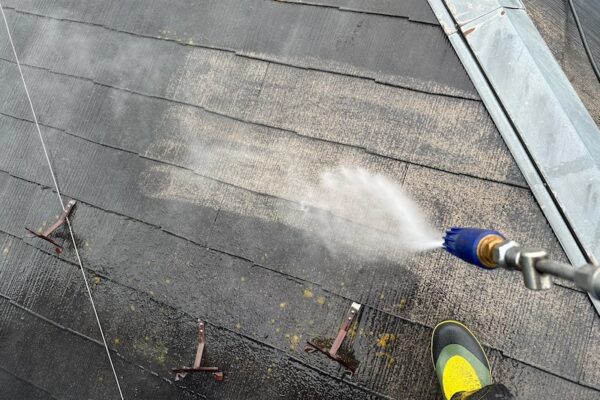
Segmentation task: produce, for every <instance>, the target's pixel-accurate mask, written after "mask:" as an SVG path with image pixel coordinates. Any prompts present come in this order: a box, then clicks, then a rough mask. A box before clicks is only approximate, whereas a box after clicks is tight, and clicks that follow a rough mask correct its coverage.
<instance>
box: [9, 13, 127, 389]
mask: <svg viewBox="0 0 600 400" xmlns="http://www.w3.org/2000/svg"><path fill="white" fill-rule="evenodd" d="M0 12H2V18H3V19H4V25H5V26H6V32H7V33H8V40H9V41H10V45H11V47H12V51H13V55H14V57H15V61H16V63H17V67H18V68H19V74H20V75H21V81H22V82H23V87H24V88H25V94H26V95H27V100H28V101H29V107H30V108H31V114H32V115H33V121H34V122H35V127H36V129H37V132H38V135H39V137H40V141H41V142H42V148H43V149H44V155H45V156H46V161H47V162H48V167H49V168H50V175H51V176H52V181H53V182H54V187H55V188H56V194H57V195H58V201H59V202H60V206H61V207H62V209H63V211H65V204H64V202H63V199H62V195H61V194H60V189H59V188H58V182H57V180H56V174H55V173H54V169H53V168H52V163H51V162H50V156H49V155H48V150H47V148H46V143H45V141H44V136H43V135H42V131H41V129H40V124H39V123H38V119H37V116H36V114H35V109H34V108H33V102H32V101H31V96H30V94H29V89H28V88H27V84H26V83H25V77H24V76H23V70H22V69H21V63H20V61H19V57H18V56H17V50H16V49H15V45H14V43H13V39H12V35H11V34H10V28H9V27H8V21H7V20H6V15H5V14H4V7H2V4H1V3H0ZM65 220H66V221H67V226H68V228H69V234H70V236H71V241H72V242H73V249H74V250H75V256H76V257H77V262H78V263H79V269H80V270H81V276H83V281H84V283H85V288H86V290H87V293H88V296H89V298H90V303H91V304H92V309H93V310H94V316H95V317H96V322H97V323H98V329H99V330H100V336H102V342H103V343H104V349H105V350H106V355H107V356H108V361H109V362H110V368H111V369H112V373H113V375H114V377H115V382H116V383H117V389H119V395H120V396H121V400H125V398H124V397H123V392H122V390H121V384H120V383H119V378H118V377H117V371H116V370H115V365H114V363H113V360H112V357H111V355H110V350H109V349H108V344H107V343H106V337H105V336H104V330H103V329H102V324H101V323H100V318H99V317H98V311H96V304H95V303H94V298H93V297H92V291H91V289H90V284H89V282H88V279H87V276H86V275H85V270H84V269H83V263H82V262H81V257H80V256H79V249H78V248H77V244H76V243H75V236H74V235H73V228H72V227H71V221H70V220H69V217H67V218H65Z"/></svg>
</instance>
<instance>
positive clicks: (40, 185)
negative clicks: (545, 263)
mask: <svg viewBox="0 0 600 400" xmlns="http://www.w3.org/2000/svg"><path fill="white" fill-rule="evenodd" d="M371 3H372V2H367V1H360V0H354V1H352V0H347V1H344V0H322V1H314V4H306V3H305V2H293V1H271V0H267V1H264V0H248V1H244V2H240V1H236V0H214V1H209V0H203V1H200V2H198V1H191V0H186V1H180V2H170V1H167V0H155V1H154V2H152V4H151V6H150V5H148V3H147V2H145V1H141V0H128V1H106V2H93V1H68V0H62V1H59V0H53V1H45V2H36V1H7V2H6V4H3V5H5V7H7V8H8V9H7V11H6V13H7V18H8V21H9V24H10V27H11V33H12V35H13V38H14V40H15V45H16V49H17V52H18V54H19V56H20V59H21V62H22V65H23V73H24V75H25V79H26V80H27V83H28V86H29V88H30V91H31V95H32V98H33V103H34V106H35V108H36V112H37V114H38V117H39V121H40V123H41V126H42V130H43V134H44V135H45V137H46V139H47V144H48V147H49V148H50V152H51V158H52V163H53V167H54V168H55V170H56V172H57V176H58V181H59V184H60V186H61V189H62V192H63V193H64V195H65V196H67V197H69V198H74V199H76V200H77V201H78V205H77V206H76V209H75V211H74V214H73V217H72V223H73V229H74V231H75V235H76V239H77V241H78V245H79V248H80V250H81V256H82V261H83V265H84V266H85V268H86V271H87V274H88V276H89V279H90V282H91V284H92V293H93V296H94V299H95V301H96V305H97V308H98V312H99V317H100V320H101V321H102V324H103V328H104V331H105V333H106V336H107V339H108V340H109V345H110V347H111V349H112V350H113V358H114V359H115V361H116V365H115V367H116V370H117V372H118V375H119V378H120V380H121V383H122V387H123V389H124V392H125V398H128V399H129V398H165V399H166V398H186V399H187V398H190V399H196V398H226V399H236V398H240V399H242V398H243V399H247V398H261V399H269V398H307V399H308V398H324V397H330V398H352V399H360V398H437V396H439V389H438V387H437V382H436V378H435V375H434V374H433V372H432V366H431V360H430V356H429V340H430V334H431V330H432V328H433V327H434V326H435V324H436V323H437V322H438V321H440V320H442V319H447V318H454V319H459V320H461V321H464V322H465V323H466V324H467V325H469V326H470V327H471V328H472V329H473V330H474V331H475V332H476V333H477V334H478V335H479V336H480V337H481V339H482V342H483V343H484V344H485V346H486V347H487V349H488V353H489V355H490V360H491V363H492V365H493V368H494V372H493V374H494V378H495V379H496V380H497V381H501V382H503V383H505V384H506V385H507V386H508V387H509V388H511V390H512V391H513V392H514V393H515V394H516V395H517V397H518V398H522V399H535V398H562V397H566V396H567V395H568V396H569V397H573V398H578V399H595V398H597V397H598V394H599V393H598V392H599V391H600V384H599V383H598V382H600V372H599V371H600V369H599V368H598V360H597V357H595V354H597V353H598V351H600V318H599V317H598V316H597V315H596V314H595V313H594V312H593V307H592V305H591V303H590V301H589V299H588V298H587V296H586V295H585V294H584V293H582V292H580V291H578V290H577V289H575V288H574V287H573V286H572V285H570V284H569V283H566V282H561V283H560V285H558V286H556V287H555V288H554V289H553V290H551V291H547V292H532V291H529V290H527V289H526V288H525V287H524V286H523V284H522V283H521V281H520V279H521V278H520V277H519V276H517V275H516V274H511V273H510V272H508V271H494V272H493V273H490V272H487V271H481V270H476V269H473V268H468V267H466V266H465V265H464V264H461V263H460V262H459V261H458V260H455V259H453V258H451V256H450V255H448V254H446V253H443V252H434V253H428V254H420V255H415V256H413V257H411V258H410V259H407V260H401V261H400V260H394V259H393V258H389V257H388V258H387V259H385V260H384V261H382V260H377V261H369V260H366V261H365V260H363V259H360V258H357V257H354V256H353V255H352V252H351V251H349V252H348V253H347V254H346V255H339V254H331V253H330V252H329V251H328V249H327V247H326V246H325V245H323V243H321V242H320V241H319V240H317V238H316V237H315V236H314V235H311V234H309V233H310V230H311V227H312V226H313V224H312V223H311V221H310V220H307V219H306V218H305V217H304V214H303V213H302V204H301V200H302V198H303V196H302V195H303V192H304V191H305V190H306V188H307V187H310V186H311V185H314V184H316V182H317V181H318V179H319V176H320V174H321V173H322V172H323V171H325V170H328V169H330V168H334V167H336V166H338V165H352V166H359V167H364V168H366V169H369V170H372V171H376V172H380V173H384V174H385V175H387V176H389V177H391V178H392V179H393V180H395V181H397V182H400V183H402V184H403V185H404V187H405V188H406V190H407V191H408V192H409V193H410V194H411V195H412V196H413V197H414V198H415V199H416V200H417V202H418V203H419V204H420V205H421V206H422V207H423V209H424V211H425V213H426V214H427V215H428V217H429V218H430V219H431V220H432V221H433V224H434V226H435V227H436V228H438V229H439V230H443V229H445V228H446V227H448V226H451V225H464V226H468V225H472V226H486V227H496V228H499V229H501V230H502V231H503V232H504V233H506V234H507V235H508V236H510V237H512V238H514V239H515V240H517V241H519V242H521V243H535V244H537V245H540V246H543V247H545V248H548V249H549V250H550V252H551V254H552V255H553V256H554V257H555V258H559V259H563V260H564V259H565V256H564V254H563V252H562V250H561V248H560V246H559V244H558V242H557V240H556V237H555V236H554V234H553V233H552V231H551V229H550V228H549V226H548V224H547V222H546V220H545V219H544V217H543V214H542V213H541V211H540V209H539V207H538V205H537V204H536V202H535V200H534V198H533V196H532V194H531V191H530V190H529V188H528V187H527V185H526V183H525V181H524V179H523V177H522V176H521V174H520V172H519V170H518V168H517V166H516V164H515V163H514V161H513V159H512V157H511V155H510V153H509V152H508V150H507V148H506V146H505V144H504V142H503V141H502V138H501V137H500V135H499V133H498V131H497V130H496V128H495V126H494V124H493V122H492V121H491V119H490V118H489V116H488V114H487V112H486V110H485V108H484V106H483V104H482V103H481V101H480V100H479V96H478V94H477V92H476V91H475V89H474V87H473V85H472V84H471V82H470V81H469V79H468V77H467V75H466V73H465V72H464V70H463V68H462V65H461V64H460V62H459V60H458V58H457V57H456V55H455V54H454V52H453V51H452V48H451V46H450V44H449V43H448V41H447V39H446V37H445V35H444V33H443V31H442V30H441V28H440V27H439V26H438V25H437V24H436V22H435V19H434V17H433V14H432V13H431V11H430V10H429V9H428V8H427V7H426V2H425V1H417V0H413V1H409V2H402V4H401V5H400V4H397V2H395V1H378V2H377V5H372V4H371ZM526 5H527V6H528V7H529V8H528V10H529V13H530V15H531V17H532V19H533V20H534V22H535V23H536V25H537V26H538V29H540V31H541V33H542V35H543V36H544V37H545V38H546V40H547V42H548V43H549V45H550V48H551V50H552V51H553V53H554V54H555V56H556V57H557V59H558V60H559V62H560V63H561V66H562V67H563V69H564V70H565V72H566V73H567V75H568V76H569V78H570V79H571V81H572V83H573V85H574V86H575V88H576V90H577V91H578V93H579V95H580V97H581V99H582V101H583V102H584V103H585V104H586V106H587V107H588V109H589V111H590V113H591V114H592V116H593V118H594V119H595V121H596V123H598V122H599V121H600V108H598V107H600V103H599V102H598V101H597V99H598V98H600V97H599V96H598V94H599V91H600V88H599V85H596V84H595V81H594V80H593V79H594V78H593V75H592V71H591V69H590V68H589V62H588V60H587V59H586V58H585V53H583V50H582V48H581V45H580V43H579V42H577V40H578V39H577V38H578V36H576V29H574V28H572V29H571V30H568V29H567V30H566V29H564V20H565V19H567V18H568V17H567V14H566V13H565V10H564V8H561V7H564V6H563V5H562V1H559V0H556V1H554V2H551V3H548V2H543V1H537V0H534V1H530V2H526ZM584 23H585V22H584ZM567 26H569V25H567ZM0 64H1V68H0V88H2V92H3V93H5V95H4V96H3V97H2V100H1V101H0V129H1V131H2V134H1V135H0V149H2V150H0V204H2V207H0V248H1V249H2V253H1V255H0V315H1V318H0V343H2V346H0V382H1V383H2V387H4V388H10V389H9V390H10V391H11V392H10V393H9V394H7V396H9V397H12V398H25V397H26V398H40V399H45V398H98V399H104V398H112V397H116V396H117V392H116V387H115V384H114V381H113V380H112V375H111V370H110V366H109V364H108V361H107V358H106V354H105V352H104V349H103V347H102V345H101V342H100V336H99V333H98V329H97V326H96V323H95V320H94V316H93V313H92V309H91V307H90V304H89V301H88V299H87V294H86V291H85V287H84V284H83V281H82V279H81V276H80V273H79V271H78V264H77V261H76V258H75V254H74V252H73V249H72V247H70V245H69V241H68V240H67V237H66V236H65V237H64V243H65V251H64V253H63V254H62V255H61V256H60V257H57V256H56V255H55V254H54V251H53V249H52V247H51V246H49V245H48V244H47V243H45V242H42V241H39V240H34V239H29V238H25V237H24V233H25V232H24V230H23V227H24V226H27V227H35V228H37V227H39V226H41V225H42V223H43V222H46V223H50V222H51V221H52V220H53V218H54V217H55V214H57V213H58V210H59V209H60V208H59V205H58V202H57V200H56V195H55V193H53V192H52V190H50V188H52V187H53V184H52V181H51V177H50V174H49V170H48V167H47V165H46V164H45V161H44V158H43V153H42V148H41V146H40V142H39V138H38V137H37V135H36V133H35V126H34V125H33V123H32V118H31V114H30V111H29V108H28V104H27V100H26V97H25V96H24V92H23V88H22V85H21V82H20V80H19V76H18V70H17V67H16V64H15V63H14V61H13V57H12V51H11V49H10V47H9V44H8V41H7V40H0ZM594 100H596V101H594ZM351 301H357V302H360V303H361V304H363V307H364V308H363V311H362V313H361V316H360V318H359V325H358V329H357V334H356V335H355V336H354V338H353V339H352V343H353V346H354V349H355V352H356V355H357V358H358V359H359V360H360V361H361V366H360V369H359V370H358V372H357V373H356V374H355V375H354V376H353V377H352V378H351V379H348V378H342V374H341V370H340V369H339V367H337V365H334V364H332V363H331V362H330V361H329V360H328V359H326V358H320V357H316V356H314V355H309V354H306V353H304V352H303V351H302V347H303V346H302V344H303V343H304V341H305V340H307V339H310V338H312V337H314V336H317V335H326V334H329V335H332V334H334V333H335V331H336V330H337V328H338V324H339V322H340V320H341V318H342V317H343V315H344V314H345V312H346V310H347V309H348V307H349V305H350V303H351ZM198 318H202V319H204V320H206V321H207V323H208V324H207V345H206V350H205V359H206V363H207V364H211V365H218V366H220V367H221V368H223V370H224V371H225V375H226V380H225V382H214V381H212V380H211V379H210V377H209V376H198V377H194V378H193V379H186V380H185V381H183V382H177V383H175V382H173V375H172V374H171V373H170V369H171V368H172V367H176V366H180V365H187V364H189V363H191V361H192V360H191V358H192V357H193V354H194V351H195V346H196V334H197V323H196V320H197V319H198ZM386 334H387V335H388V337H391V338H393V340H391V341H389V342H387V343H385V342H381V341H379V339H381V338H382V337H383V336H384V335H386ZM25 360H27V361H25ZM35 396H37V397H35Z"/></svg>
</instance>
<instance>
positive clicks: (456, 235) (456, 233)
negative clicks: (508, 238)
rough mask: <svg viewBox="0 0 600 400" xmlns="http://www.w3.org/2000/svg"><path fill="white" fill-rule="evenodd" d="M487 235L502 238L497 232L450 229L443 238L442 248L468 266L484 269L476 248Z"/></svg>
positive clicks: (474, 229) (477, 229) (478, 229)
mask: <svg viewBox="0 0 600 400" xmlns="http://www.w3.org/2000/svg"><path fill="white" fill-rule="evenodd" d="M489 235H498V236H500V237H502V238H504V236H502V235H501V234H500V233H499V232H497V231H494V230H491V229H480V228H459V227H452V228H450V229H448V230H447V231H446V235H445V236H444V248H445V249H446V250H448V252H449V253H450V254H453V255H455V256H456V257H458V258H460V259H461V260H463V261H465V262H468V263H469V264H473V265H476V266H478V267H481V268H486V266H485V265H484V264H483V263H482V262H481V260H480V259H479V256H478V255H477V247H478V246H479V242H480V241H481V239H483V238H484V237H486V236H489Z"/></svg>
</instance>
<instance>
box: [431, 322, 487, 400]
mask: <svg viewBox="0 0 600 400" xmlns="http://www.w3.org/2000/svg"><path fill="white" fill-rule="evenodd" d="M431 357H432V359H433V367H434V368H435V372H436V374H437V377H438V379H439V381H440V385H441V386H442V392H443V393H444V398H445V399H447V400H449V399H451V398H452V396H454V395H455V394H456V393H460V392H472V391H475V390H479V389H481V388H482V387H484V386H486V385H490V384H491V383H492V374H491V370H490V363H489V362H488V359H487V356H486V355H485V352H484V351H483V348H482V347H481V344H479V341H478V340H477V338H475V336H474V335H473V334H472V333H471V331H470V330H469V329H468V328H467V327H466V326H464V325H463V324H461V323H460V322H456V321H443V322H440V323H439V324H438V325H437V326H436V327H435V328H434V330H433V335H432V338H431Z"/></svg>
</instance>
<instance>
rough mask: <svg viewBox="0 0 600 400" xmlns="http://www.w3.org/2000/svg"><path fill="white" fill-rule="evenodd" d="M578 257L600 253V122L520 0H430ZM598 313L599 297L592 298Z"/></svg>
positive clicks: (579, 261) (584, 259) (576, 260)
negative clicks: (597, 124) (590, 111)
mask: <svg viewBox="0 0 600 400" xmlns="http://www.w3.org/2000/svg"><path fill="white" fill-rule="evenodd" d="M428 1H429V4H430V6H431V8H432V9H433V11H434V13H435V15H436V16H437V18H438V20H439V21H440V24H441V26H442V28H443V29H444V32H445V33H446V35H447V36H448V39H449V40H450V42H451V43H452V46H453V47H454V50H455V51H456V53H457V54H458V57H459V59H460V60H461V62H462V63H463V66H464V67H465V69H466V71H467V73H468V74H469V77H470V78H471V80H472V81H473V84H474V85H475V88H476V89H477V91H478V92H479V95H480V97H481V99H482V101H483V102H484V104H485V106H486V108H487V110H488V112H489V114H490V116H491V117H492V119H493V121H494V123H495V124H496V127H497V128H498V130H499V132H500V134H501V135H502V137H503V139H504V141H505V142H506V144H507V146H508V148H509V150H510V152H511V153H512V155H513V157H514V159H515V161H516V162H517V165H518V166H519V168H520V170H521V172H522V173H523V175H524V177H525V180H526V181H527V183H528V185H529V187H530V188H531V190H532V192H533V194H534V196H535V198H536V200H537V201H538V203H539V204H540V207H541V209H542V211H543V212H544V215H545V216H546V218H547V219H548V222H549V223H550V225H551V227H552V229H553V230H554V233H555V234H556V236H557V237H558V240H559V241H560V244H561V245H562V247H563V249H564V250H565V253H566V254H567V257H568V258H569V260H570V261H571V263H572V264H573V265H576V266H580V265H583V264H585V263H588V262H591V263H596V260H597V259H598V258H600V130H599V129H598V127H597V126H596V125H595V123H594V121H593V119H592V117H591V116H590V115H589V113H588V111H587V110H586V108H585V106H584V105H583V103H582V102H581V100H580V99H579V97H578V96H577V93H576V92H575V90H574V89H573V87H572V86H571V84H570V82H569V80H568V79H567V77H566V76H565V74H564V72H563V71H562V69H561V68H560V66H559V65H558V63H557V62H556V60H555V59H554V57H553V56H552V53H551V52H550V49H548V47H547V46H546V43H545V42H544V40H543V39H542V37H541V36H540V34H539V32H538V31H537V29H536V28H535V26H534V24H533V22H532V21H531V20H530V19H529V17H528V16H527V13H526V11H525V7H524V6H523V4H522V3H521V1H520V0H428ZM592 303H593V304H594V306H595V307H596V311H597V312H598V313H599V314H600V301H598V300H595V299H592Z"/></svg>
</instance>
